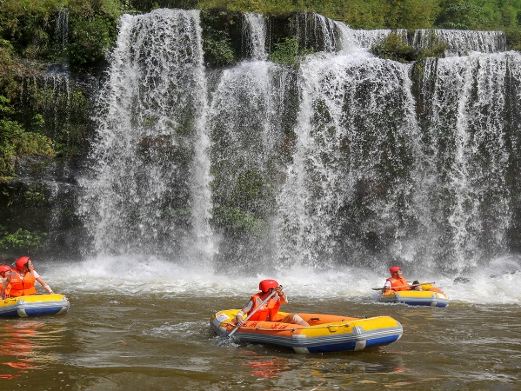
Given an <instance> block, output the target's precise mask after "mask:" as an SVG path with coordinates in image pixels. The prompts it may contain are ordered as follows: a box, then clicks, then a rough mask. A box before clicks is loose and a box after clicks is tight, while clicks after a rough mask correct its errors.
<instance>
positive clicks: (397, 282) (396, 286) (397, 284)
mask: <svg viewBox="0 0 521 391" xmlns="http://www.w3.org/2000/svg"><path fill="white" fill-rule="evenodd" d="M387 281H389V282H390V283H391V289H392V290H393V291H408V290H410V289H411V288H410V287H409V283H408V282H407V280H406V279H405V278H403V277H399V278H394V277H389V278H388V279H387Z"/></svg>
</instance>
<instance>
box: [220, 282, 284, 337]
mask: <svg viewBox="0 0 521 391" xmlns="http://www.w3.org/2000/svg"><path fill="white" fill-rule="evenodd" d="M279 288H280V289H282V285H279ZM277 293H278V292H277V291H276V290H274V291H273V292H271V293H270V295H269V296H268V297H266V298H265V299H264V300H263V301H262V302H261V303H260V305H259V306H258V307H257V308H255V310H254V311H252V313H251V314H249V315H248V317H247V318H246V319H244V320H243V321H242V322H239V324H238V325H237V326H235V328H234V329H233V330H232V331H230V334H228V338H231V336H232V335H233V334H235V332H236V331H237V330H239V328H240V327H241V326H242V325H243V324H244V323H246V322H247V321H248V320H249V319H250V318H251V317H252V316H253V315H254V314H255V313H256V312H257V311H258V310H260V309H261V308H262V307H263V306H264V304H266V303H267V302H268V301H269V300H270V299H271V298H272V297H273V296H275V295H276V294H277Z"/></svg>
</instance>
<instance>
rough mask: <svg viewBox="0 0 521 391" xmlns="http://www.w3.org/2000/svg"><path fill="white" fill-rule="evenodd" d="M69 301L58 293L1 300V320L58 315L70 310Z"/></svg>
mask: <svg viewBox="0 0 521 391" xmlns="http://www.w3.org/2000/svg"><path fill="white" fill-rule="evenodd" d="M69 307H70V304H69V300H67V298H66V297H65V296H63V295H59V294H56V293H52V294H48V295H30V296H19V297H11V298H9V299H5V300H0V318H16V317H20V318H26V317H29V316H41V315H58V314H63V313H65V312H67V311H68V310H69Z"/></svg>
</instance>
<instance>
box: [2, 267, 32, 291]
mask: <svg viewBox="0 0 521 391" xmlns="http://www.w3.org/2000/svg"><path fill="white" fill-rule="evenodd" d="M35 282H36V278H35V277H34V274H33V273H31V272H28V273H25V274H24V276H23V277H22V276H21V275H20V274H19V273H18V272H16V271H12V272H11V281H10V282H9V284H8V285H7V288H6V289H5V293H6V295H8V296H10V297H18V296H28V295H35V294H36V288H35V287H34V283H35Z"/></svg>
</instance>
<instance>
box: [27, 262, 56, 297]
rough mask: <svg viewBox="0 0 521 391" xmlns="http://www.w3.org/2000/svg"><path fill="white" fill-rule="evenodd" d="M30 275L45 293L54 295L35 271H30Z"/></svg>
mask: <svg viewBox="0 0 521 391" xmlns="http://www.w3.org/2000/svg"><path fill="white" fill-rule="evenodd" d="M32 273H33V275H34V278H35V280H36V281H38V282H39V283H40V285H41V286H43V289H45V290H46V291H47V293H54V292H53V291H52V289H51V287H50V286H49V284H47V283H46V282H45V280H44V279H43V278H42V277H40V275H39V274H38V273H37V272H36V270H34V268H33V270H32Z"/></svg>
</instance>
